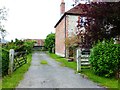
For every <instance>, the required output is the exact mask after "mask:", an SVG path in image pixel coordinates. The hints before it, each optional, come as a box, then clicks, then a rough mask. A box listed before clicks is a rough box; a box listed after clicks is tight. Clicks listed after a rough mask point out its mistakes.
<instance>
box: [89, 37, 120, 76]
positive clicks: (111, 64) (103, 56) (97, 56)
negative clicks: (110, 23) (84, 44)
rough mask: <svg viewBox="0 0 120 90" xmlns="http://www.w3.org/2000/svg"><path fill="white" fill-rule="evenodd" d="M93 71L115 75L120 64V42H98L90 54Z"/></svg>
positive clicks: (101, 74)
mask: <svg viewBox="0 0 120 90" xmlns="http://www.w3.org/2000/svg"><path fill="white" fill-rule="evenodd" d="M90 63H91V65H92V69H93V71H94V72H95V73H96V74H98V75H100V76H104V77H112V76H115V74H116V72H118V69H119V67H118V65H120V44H113V40H112V39H111V40H110V41H106V40H104V41H103V42H98V43H97V44H96V45H95V46H94V47H93V48H92V49H91V54H90Z"/></svg>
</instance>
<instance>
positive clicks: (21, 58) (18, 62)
mask: <svg viewBox="0 0 120 90" xmlns="http://www.w3.org/2000/svg"><path fill="white" fill-rule="evenodd" d="M25 63H27V52H26V51H21V52H15V51H14V50H13V49H10V51H9V69H8V74H11V73H12V72H13V71H15V70H16V69H17V68H19V67H21V66H22V65H23V64H25Z"/></svg>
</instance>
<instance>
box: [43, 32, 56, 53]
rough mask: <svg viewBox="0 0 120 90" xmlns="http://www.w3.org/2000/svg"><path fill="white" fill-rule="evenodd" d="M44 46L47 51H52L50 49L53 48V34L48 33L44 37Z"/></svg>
mask: <svg viewBox="0 0 120 90" xmlns="http://www.w3.org/2000/svg"><path fill="white" fill-rule="evenodd" d="M45 48H46V49H48V51H49V52H52V49H53V48H55V34H54V33H51V34H48V35H47V37H46V39H45Z"/></svg>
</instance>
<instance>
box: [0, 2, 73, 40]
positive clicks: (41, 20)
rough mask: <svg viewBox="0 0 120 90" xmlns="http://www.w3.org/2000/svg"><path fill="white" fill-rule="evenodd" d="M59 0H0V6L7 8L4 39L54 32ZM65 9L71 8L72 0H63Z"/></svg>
mask: <svg viewBox="0 0 120 90" xmlns="http://www.w3.org/2000/svg"><path fill="white" fill-rule="evenodd" d="M60 2H61V0H0V8H1V7H3V6H5V7H6V8H9V12H8V17H7V18H8V21H7V22H5V28H6V30H7V31H8V33H9V34H8V35H7V36H6V38H5V39H7V40H11V39H15V38H18V39H22V38H23V39H26V38H33V39H37V38H41V39H44V38H45V37H46V35H47V34H49V33H51V32H55V29H54V25H55V24H56V23H57V21H58V20H59V18H60ZM65 2H66V10H68V9H70V8H72V6H71V5H72V3H73V0H65Z"/></svg>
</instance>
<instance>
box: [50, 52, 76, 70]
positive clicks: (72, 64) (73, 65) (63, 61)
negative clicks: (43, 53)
mask: <svg viewBox="0 0 120 90" xmlns="http://www.w3.org/2000/svg"><path fill="white" fill-rule="evenodd" d="M48 55H49V56H50V57H52V58H53V59H55V60H56V61H58V62H61V66H64V67H69V68H72V69H74V70H76V69H77V67H76V66H77V63H75V62H68V61H67V60H66V59H65V58H63V57H60V56H58V55H55V54H52V53H48Z"/></svg>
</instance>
